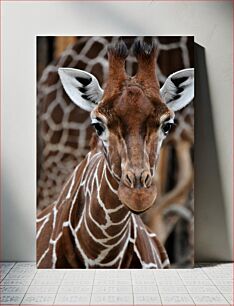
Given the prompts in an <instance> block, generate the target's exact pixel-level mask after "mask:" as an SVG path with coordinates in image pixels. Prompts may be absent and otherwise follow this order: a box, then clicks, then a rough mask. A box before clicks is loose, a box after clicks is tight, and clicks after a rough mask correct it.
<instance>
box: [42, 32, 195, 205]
mask: <svg viewBox="0 0 234 306" xmlns="http://www.w3.org/2000/svg"><path fill="white" fill-rule="evenodd" d="M117 39H118V37H95V36H94V37H81V38H79V39H78V43H76V44H74V45H70V46H68V48H67V49H66V50H65V51H64V52H63V53H62V55H61V56H60V57H59V58H58V60H56V61H54V62H53V63H51V64H49V65H48V66H47V67H46V69H45V70H44V72H43V75H42V77H41V79H40V81H39V83H38V111H37V113H38V157H37V160H38V171H37V173H38V183H37V186H38V188H37V194H38V196H37V208H38V210H41V209H43V208H44V207H47V206H48V205H49V204H50V203H51V202H52V201H54V200H55V199H56V198H57V197H58V195H59V192H60V190H61V188H62V185H63V184H64V183H65V181H66V179H67V178H68V176H69V175H70V173H71V172H72V171H73V170H74V168H75V166H76V164H77V162H80V161H81V160H82V158H83V157H84V156H85V155H86V154H87V152H88V150H89V139H90V138H91V135H92V129H91V127H90V119H89V113H88V112H86V111H84V110H83V109H81V108H77V107H75V105H73V104H72V103H70V99H68V97H67V95H66V94H65V93H64V91H63V88H62V85H61V82H60V80H59V78H58V73H57V70H58V67H62V66H67V67H71V68H78V69H83V70H86V71H88V72H90V73H93V74H95V75H96V76H98V79H99V81H100V84H101V85H102V84H103V83H104V80H105V79H106V75H107V69H108V61H107V58H106V45H107V44H108V43H114V42H115V41H116V40H117ZM123 39H124V41H125V42H126V44H127V46H130V45H131V44H132V43H133V41H134V39H135V38H134V37H123ZM153 40H154V42H155V44H156V45H157V46H158V50H159V51H158V53H159V57H160V58H159V60H158V71H157V72H158V78H159V81H160V83H161V84H163V83H164V82H165V80H166V76H168V74H170V73H171V72H173V71H176V70H179V69H182V68H188V67H190V64H189V57H190V54H189V52H188V46H187V44H188V38H187V37H178V38H177V41H176V40H175V39H174V41H172V42H171V43H165V41H164V40H163V39H162V40H161V38H160V37H159V38H158V37H153ZM171 52H173V54H172V55H173V57H174V56H176V59H177V58H178V57H179V54H180V52H181V60H176V61H173V62H171V60H170V57H169V54H170V53H171ZM175 52H176V53H175ZM161 54H162V56H160V55H161ZM166 62H170V63H171V64H170V65H169V66H168V68H165V67H167V66H166V65H165V63H166ZM177 62H178V64H177V65H175V64H174V63H177ZM162 65H163V66H162ZM171 66H172V67H171ZM126 69H127V71H128V73H129V74H130V75H132V74H134V73H135V72H136V59H135V57H134V56H131V55H129V57H128V59H127V62H126ZM173 69H174V70H173ZM186 109H189V110H191V118H190V121H192V120H193V114H192V110H193V107H192V106H190V105H189V106H187V107H186ZM184 114H185V112H184V111H183V113H181V112H177V113H176V118H178V117H179V120H177V121H178V122H177V125H176V128H175V129H174V130H173V131H172V133H171V134H170V135H169V138H170V139H172V138H174V140H175V141H176V142H178V143H179V141H180V139H181V138H180V137H176V139H175V137H174V136H175V135H176V134H175V132H177V131H178V130H180V129H181V128H182V137H184V134H185V133H184V132H185V129H186V130H187V131H188V132H186V134H188V133H190V134H191V124H187V125H184V124H182V123H183V122H184V120H183V117H184ZM186 116H188V114H186ZM167 143H168V142H167ZM162 153H163V152H162ZM159 180H160V179H159ZM160 181H161V180H160Z"/></svg>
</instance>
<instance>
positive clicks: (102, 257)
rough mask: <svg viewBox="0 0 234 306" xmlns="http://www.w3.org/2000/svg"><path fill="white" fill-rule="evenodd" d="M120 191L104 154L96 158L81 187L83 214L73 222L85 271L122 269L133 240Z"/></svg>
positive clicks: (90, 165) (127, 213)
mask: <svg viewBox="0 0 234 306" xmlns="http://www.w3.org/2000/svg"><path fill="white" fill-rule="evenodd" d="M117 188H118V183H117V181H116V180H115V179H114V178H113V175H112V173H111V172H110V170H109V168H108V165H107V162H106V159H105V157H104V156H103V154H102V153H97V154H95V155H93V157H92V158H91V160H90V161H89V167H88V168H87V169H86V170H85V174H84V176H83V179H82V180H81V182H80V186H79V193H78V202H79V198H82V197H83V201H84V206H83V211H82V214H81V217H80V216H77V218H75V219H76V220H72V222H73V228H75V233H76V238H77V240H76V241H77V248H78V251H79V253H80V256H81V259H82V261H84V263H85V266H86V267H108V266H111V267H113V265H114V266H116V267H119V266H120V265H121V262H122V259H123V256H124V253H125V251H126V248H127V246H128V242H129V239H130V231H131V222H130V216H131V212H130V211H129V210H128V209H127V208H126V207H125V206H124V205H123V204H122V203H121V202H120V201H119V198H118V195H117Z"/></svg>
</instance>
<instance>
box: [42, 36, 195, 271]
mask: <svg viewBox="0 0 234 306" xmlns="http://www.w3.org/2000/svg"><path fill="white" fill-rule="evenodd" d="M193 48H194V39H193V37H192V36H183V37H182V36H159V37H149V36H144V37H142V36H140V37H135V36H134V37H126V36H123V37H117V36H113V37H110V36H108V37H104V36H103V37H100V36H99V37H98V36H90V37H73V36H69V37H64V36H56V37H55V36H50V37H45V36H44V37H42V36H40V37H37V79H38V86H37V242H36V243H37V267H38V268H47V269H48V268H52V269H61V268H74V269H83V268H84V269H92V268H102V269H103V268H107V269H111V268H114V269H124V268H127V269H144V268H146V269H148V268H150V269H151V268H152V269H163V268H181V267H192V266H193V260H194V239H193V233H194V191H193V163H194V159H193V144H194V132H193V131H194V108H193V98H194V69H193V67H194V56H193Z"/></svg>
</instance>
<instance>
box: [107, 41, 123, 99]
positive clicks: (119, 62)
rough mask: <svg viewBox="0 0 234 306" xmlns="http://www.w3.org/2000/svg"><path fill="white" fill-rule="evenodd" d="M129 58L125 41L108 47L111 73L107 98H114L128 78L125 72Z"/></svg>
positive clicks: (108, 80)
mask: <svg viewBox="0 0 234 306" xmlns="http://www.w3.org/2000/svg"><path fill="white" fill-rule="evenodd" d="M127 56H128V48H127V46H126V44H125V42H124V41H123V40H120V41H118V42H117V43H116V44H114V45H109V47H108V62H109V72H108V79H107V84H106V88H105V92H104V95H105V96H107V95H108V96H113V95H114V94H115V93H116V92H118V91H119V89H120V87H121V85H122V83H123V81H124V80H125V79H126V78H127V74H126V72H125V60H126V58H127Z"/></svg>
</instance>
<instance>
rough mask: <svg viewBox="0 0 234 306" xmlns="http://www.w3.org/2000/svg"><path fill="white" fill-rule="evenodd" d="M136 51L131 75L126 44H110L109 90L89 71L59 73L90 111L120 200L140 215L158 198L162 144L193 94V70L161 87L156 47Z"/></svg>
mask: <svg viewBox="0 0 234 306" xmlns="http://www.w3.org/2000/svg"><path fill="white" fill-rule="evenodd" d="M133 53H134V55H135V56H136V58H137V61H138V71H137V74H136V75H135V76H133V77H130V76H128V75H127V74H126V71H125V60H126V58H127V56H128V49H127V47H126V45H125V43H124V42H123V41H120V42H118V43H117V44H116V45H115V46H110V47H109V48H108V61H109V73H108V79H107V83H106V86H105V89H104V90H102V89H101V87H100V86H99V83H98V81H97V79H96V78H95V77H94V76H93V75H91V74H89V73H87V72H84V71H81V70H77V69H72V68H60V69H59V75H60V78H61V81H62V84H63V86H64V89H65V91H66V92H67V94H68V95H69V97H70V98H71V99H72V100H73V102H74V103H75V104H77V105H78V106H80V107H81V108H83V109H85V110H87V111H90V112H91V122H92V125H93V126H94V128H95V129H96V132H97V135H98V137H99V139H100V141H101V142H102V148H103V153H104V155H105V157H106V160H107V162H108V165H109V169H110V171H111V172H112V175H113V176H114V177H115V179H116V180H117V181H118V183H119V187H118V196H119V199H120V201H121V202H122V203H123V204H124V205H125V206H127V207H128V208H129V209H130V210H131V211H133V212H135V213H140V212H143V211H145V210H147V209H148V208H149V207H151V206H152V204H153V203H154V201H155V199H156V196H157V188H156V178H155V169H156V165H157V160H158V157H159V151H160V147H161V144H162V142H163V140H164V139H165V137H166V136H167V134H168V133H169V131H170V129H171V127H172V125H173V119H174V112H175V111H177V110H180V109H181V108H183V107H185V106H186V105H187V104H188V103H189V102H190V101H191V100H192V98H193V95H194V71H193V69H184V70H181V71H179V72H176V73H174V74H172V75H170V76H169V77H168V79H167V80H166V82H165V84H164V85H163V86H162V88H161V89H160V86H159V82H158V79H157V75H156V48H155V46H154V45H148V44H146V43H145V42H141V41H136V43H135V44H134V45H133Z"/></svg>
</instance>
